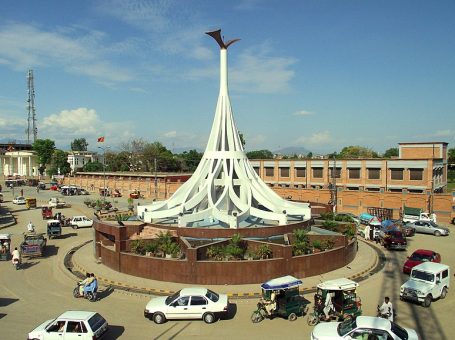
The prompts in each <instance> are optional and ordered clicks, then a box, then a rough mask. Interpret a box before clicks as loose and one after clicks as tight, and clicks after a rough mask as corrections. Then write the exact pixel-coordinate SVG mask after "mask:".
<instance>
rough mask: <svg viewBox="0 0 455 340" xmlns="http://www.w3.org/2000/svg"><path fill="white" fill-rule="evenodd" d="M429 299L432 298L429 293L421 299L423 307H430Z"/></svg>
mask: <svg viewBox="0 0 455 340" xmlns="http://www.w3.org/2000/svg"><path fill="white" fill-rule="evenodd" d="M431 300H432V298H431V295H430V294H428V295H427V296H426V297H425V300H423V306H424V307H425V308H428V307H430V305H431Z"/></svg>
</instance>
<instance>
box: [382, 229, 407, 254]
mask: <svg viewBox="0 0 455 340" xmlns="http://www.w3.org/2000/svg"><path fill="white" fill-rule="evenodd" d="M379 243H380V244H381V245H382V246H384V248H386V249H398V250H405V249H406V247H407V246H408V242H407V241H406V237H405V236H404V235H403V233H402V232H401V231H400V230H397V229H392V230H385V229H382V230H381V231H380V232H379Z"/></svg>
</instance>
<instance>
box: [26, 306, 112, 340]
mask: <svg viewBox="0 0 455 340" xmlns="http://www.w3.org/2000/svg"><path fill="white" fill-rule="evenodd" d="M107 330H108V324H107V322H106V320H105V319H104V318H103V317H102V316H101V315H100V314H98V313H96V312H86V311H67V312H65V313H63V314H62V315H60V316H59V317H57V318H56V319H51V320H47V321H45V322H43V323H42V324H41V325H39V326H38V327H36V328H35V329H34V330H33V331H31V332H30V333H28V337H27V339H28V340H31V339H36V340H37V339H39V340H53V339H77V340H92V339H99V338H101V337H102V336H103V334H104V333H106V332H107Z"/></svg>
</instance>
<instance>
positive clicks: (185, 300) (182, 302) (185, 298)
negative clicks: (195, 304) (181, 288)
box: [173, 296, 190, 306]
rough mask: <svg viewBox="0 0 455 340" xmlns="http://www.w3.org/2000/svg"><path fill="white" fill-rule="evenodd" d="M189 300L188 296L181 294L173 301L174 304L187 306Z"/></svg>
mask: <svg viewBox="0 0 455 340" xmlns="http://www.w3.org/2000/svg"><path fill="white" fill-rule="evenodd" d="M189 301H190V297H189V296H182V297H181V298H180V299H178V300H177V301H175V302H174V303H173V305H174V306H188V302H189Z"/></svg>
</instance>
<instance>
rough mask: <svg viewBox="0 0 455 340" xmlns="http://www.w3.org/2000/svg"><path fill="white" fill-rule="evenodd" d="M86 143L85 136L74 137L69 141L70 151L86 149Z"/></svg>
mask: <svg viewBox="0 0 455 340" xmlns="http://www.w3.org/2000/svg"><path fill="white" fill-rule="evenodd" d="M87 147H88V143H87V141H86V140H85V138H76V139H75V140H73V141H72V142H71V151H87Z"/></svg>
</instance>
